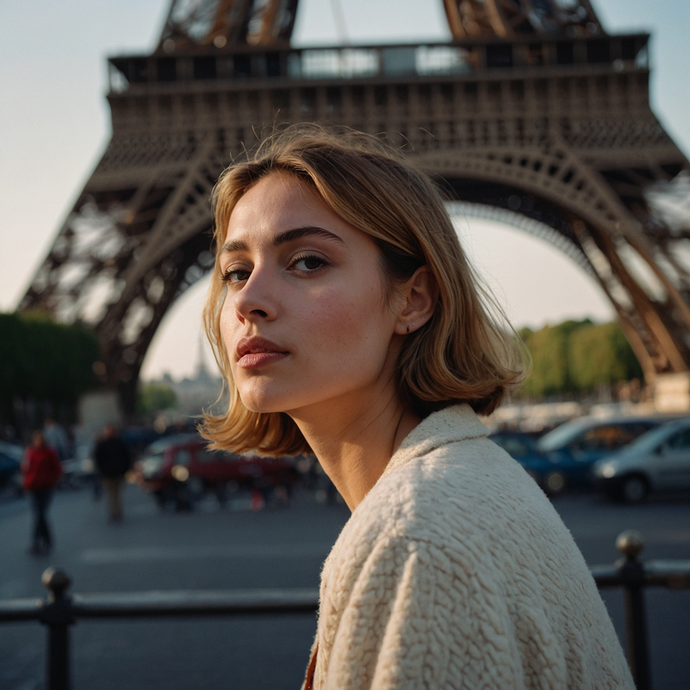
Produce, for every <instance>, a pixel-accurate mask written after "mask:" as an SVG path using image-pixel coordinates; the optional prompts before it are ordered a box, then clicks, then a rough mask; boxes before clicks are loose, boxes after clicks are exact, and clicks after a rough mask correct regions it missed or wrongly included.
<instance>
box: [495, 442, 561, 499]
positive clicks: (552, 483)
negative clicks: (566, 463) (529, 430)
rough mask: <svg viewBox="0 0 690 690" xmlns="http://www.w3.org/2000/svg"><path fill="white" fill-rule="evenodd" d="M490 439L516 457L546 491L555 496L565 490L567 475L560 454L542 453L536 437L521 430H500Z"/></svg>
mask: <svg viewBox="0 0 690 690" xmlns="http://www.w3.org/2000/svg"><path fill="white" fill-rule="evenodd" d="M489 439H491V440H492V441H493V442H494V443H496V444H498V445H499V446H501V448H503V450H505V451H506V453H508V455H510V456H512V457H513V458H515V460H517V461H518V462H519V463H520V464H521V465H522V466H523V467H524V468H525V470H526V471H527V474H529V475H530V476H531V477H532V479H534V481H536V482H537V484H539V486H540V487H541V488H542V489H543V490H544V492H545V493H547V494H548V495H550V496H553V495H556V494H559V493H560V492H561V491H562V490H563V488H564V486H565V477H564V476H563V473H562V472H561V468H560V459H559V457H558V455H557V454H550V453H542V452H541V451H540V450H539V448H538V447H537V442H536V441H535V439H534V438H532V437H531V436H529V435H528V434H525V433H522V432H520V431H498V432H496V433H493V434H491V435H490V436H489Z"/></svg>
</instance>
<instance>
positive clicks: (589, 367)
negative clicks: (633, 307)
mask: <svg viewBox="0 0 690 690" xmlns="http://www.w3.org/2000/svg"><path fill="white" fill-rule="evenodd" d="M520 337H521V338H522V339H523V341H524V342H525V344H526V345H527V347H528V349H529V351H530V352H531V354H532V360H533V369H532V374H531V375H530V376H529V377H528V379H527V381H526V382H525V383H524V385H523V386H522V388H521V389H520V391H519V393H518V395H519V396H523V397H524V396H527V397H536V398H542V397H547V396H553V395H567V394H573V393H583V392H589V391H592V390H594V389H595V388H596V387H597V386H601V385H604V384H609V383H614V382H617V381H628V380H630V379H632V378H640V377H641V376H642V371H641V368H640V365H639V363H638V362H637V359H636V358H635V355H634V353H633V351H632V348H631V347H630V345H629V343H628V341H627V340H626V338H625V336H624V335H623V332H622V331H621V329H620V326H619V325H618V324H617V323H605V324H594V323H592V322H591V321H590V320H589V319H586V320H584V321H564V322H563V323H561V324H558V325H556V326H544V327H543V328H541V329H540V330H538V331H536V332H535V331H532V330H530V329H523V330H521V331H520Z"/></svg>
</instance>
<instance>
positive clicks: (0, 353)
mask: <svg viewBox="0 0 690 690" xmlns="http://www.w3.org/2000/svg"><path fill="white" fill-rule="evenodd" d="M99 352H100V347H99V344H98V338H97V336H96V334H95V333H94V332H93V331H91V330H89V329H88V328H86V327H84V326H81V325H66V324H60V323H56V322H55V321H54V320H53V319H52V318H51V317H50V316H49V315H47V314H45V313H42V312H30V313H26V314H0V418H2V419H3V420H5V421H8V422H9V421H12V422H14V423H15V424H16V423H17V422H18V421H19V420H15V419H14V418H13V417H14V408H15V403H17V402H20V403H27V402H31V403H35V404H36V405H38V406H39V407H43V408H44V409H45V407H46V406H50V407H52V408H57V409H63V410H66V412H67V413H68V414H69V416H73V414H74V411H75V409H76V404H77V401H78V399H79V396H80V395H81V394H82V393H83V392H84V391H86V390H88V389H89V388H91V387H93V386H94V385H95V383H96V382H95V379H94V374H93V364H94V362H96V361H97V360H98V357H99ZM30 421H31V422H32V423H34V422H35V421H37V420H30Z"/></svg>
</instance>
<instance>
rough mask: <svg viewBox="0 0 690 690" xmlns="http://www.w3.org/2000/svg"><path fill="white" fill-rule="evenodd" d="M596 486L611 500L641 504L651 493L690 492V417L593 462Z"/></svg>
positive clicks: (644, 436)
mask: <svg viewBox="0 0 690 690" xmlns="http://www.w3.org/2000/svg"><path fill="white" fill-rule="evenodd" d="M592 471H593V476H594V483H595V485H596V486H597V487H598V488H599V489H601V490H602V491H604V492H605V493H606V494H608V495H609V496H610V497H611V498H614V499H617V500H622V501H625V502H626V503H639V502H640V501H643V500H644V499H645V498H647V496H648V495H649V494H650V493H651V492H657V491H678V490H687V489H690V418H684V419H681V420H678V421H675V422H669V423H667V424H664V425H662V426H660V427H657V428H656V429H653V430H652V431H648V432H647V433H646V434H643V435H642V436H640V437H639V438H638V439H637V440H636V441H634V442H633V443H631V444H630V445H629V446H627V447H626V448H625V449H623V450H621V451H619V452H618V453H616V454H615V455H610V456H608V457H606V458H604V459H602V460H599V461H598V462H596V463H594V467H593V470H592Z"/></svg>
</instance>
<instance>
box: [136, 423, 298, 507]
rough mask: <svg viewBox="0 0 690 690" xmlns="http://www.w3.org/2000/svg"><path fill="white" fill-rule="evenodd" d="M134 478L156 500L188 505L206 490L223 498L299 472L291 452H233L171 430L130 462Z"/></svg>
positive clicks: (283, 482)
mask: <svg viewBox="0 0 690 690" xmlns="http://www.w3.org/2000/svg"><path fill="white" fill-rule="evenodd" d="M135 472H136V477H137V482H138V483H139V484H140V486H141V487H142V488H143V489H144V490H145V491H147V492H150V493H153V494H155V496H156V498H157V500H158V502H159V503H160V505H161V506H163V507H164V506H165V505H167V504H168V503H169V502H171V501H172V502H174V504H175V505H176V506H177V507H178V508H188V507H190V506H191V505H192V504H193V503H194V502H195V501H196V500H198V499H199V498H201V497H202V496H203V495H204V494H205V493H206V492H207V491H213V492H214V493H215V494H216V496H217V497H218V499H219V500H220V501H221V502H222V501H224V500H225V499H226V498H227V497H228V495H229V494H231V493H233V492H235V491H237V490H239V489H258V490H260V491H261V492H262V493H263V494H264V495H265V494H267V493H268V492H270V491H271V490H272V489H275V488H276V487H283V488H285V489H287V488H289V487H290V486H292V485H293V484H294V483H295V482H296V481H297V480H298V478H299V476H300V475H299V471H298V469H297V464H296V462H295V460H294V458H292V457H287V456H286V457H268V456H262V455H237V454H236V453H228V452H224V451H214V450H210V449H209V448H208V442H207V441H205V440H203V439H202V438H200V437H199V436H197V435H196V434H193V435H184V436H171V437H168V438H162V439H160V440H159V441H156V442H155V443H152V444H151V445H150V446H149V447H148V448H146V450H144V452H143V454H142V457H141V459H140V460H139V461H138V462H137V463H136V465H135Z"/></svg>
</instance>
